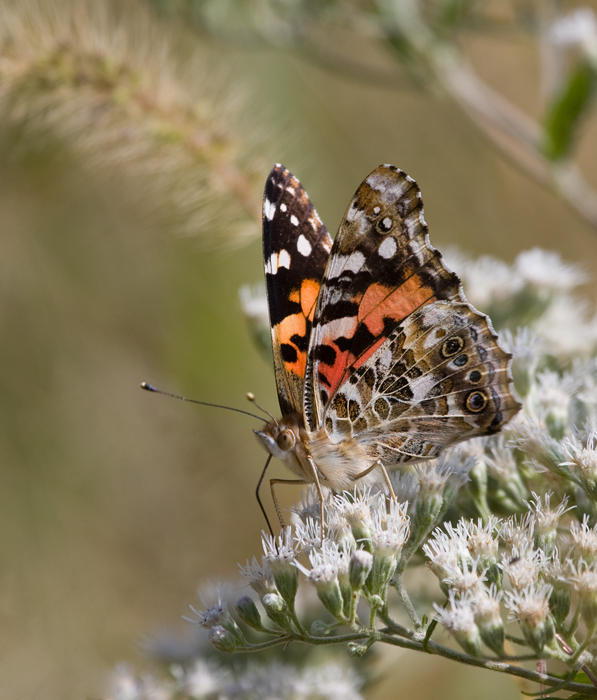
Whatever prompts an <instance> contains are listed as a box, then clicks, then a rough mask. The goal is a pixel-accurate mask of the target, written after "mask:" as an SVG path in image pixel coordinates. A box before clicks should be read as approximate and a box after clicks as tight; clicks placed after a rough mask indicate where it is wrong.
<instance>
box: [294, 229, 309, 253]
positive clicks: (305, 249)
mask: <svg viewBox="0 0 597 700" xmlns="http://www.w3.org/2000/svg"><path fill="white" fill-rule="evenodd" d="M296 249H297V250H298V252H299V253H300V254H301V255H304V256H305V257H307V255H310V253H311V250H312V247H311V244H310V243H309V241H308V240H307V239H306V238H305V237H304V236H303V234H302V233H301V235H300V236H299V237H298V240H297V242H296Z"/></svg>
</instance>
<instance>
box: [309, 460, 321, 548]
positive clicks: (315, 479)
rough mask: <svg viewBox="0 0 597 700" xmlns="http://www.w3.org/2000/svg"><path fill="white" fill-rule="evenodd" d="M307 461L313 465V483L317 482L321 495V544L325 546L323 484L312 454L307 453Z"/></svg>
mask: <svg viewBox="0 0 597 700" xmlns="http://www.w3.org/2000/svg"><path fill="white" fill-rule="evenodd" d="M307 462H308V463H309V466H310V467H311V475H312V477H313V483H314V484H315V488H316V489H317V495H318V496H319V517H320V522H321V544H322V546H323V536H324V533H325V515H324V507H323V504H324V499H323V491H322V490H321V484H320V483H319V477H318V476H317V472H318V471H319V469H317V465H316V464H315V462H314V461H313V457H311V455H307Z"/></svg>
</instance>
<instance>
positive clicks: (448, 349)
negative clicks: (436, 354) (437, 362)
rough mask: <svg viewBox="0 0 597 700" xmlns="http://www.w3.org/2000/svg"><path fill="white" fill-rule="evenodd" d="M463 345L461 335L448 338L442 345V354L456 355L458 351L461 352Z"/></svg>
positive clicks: (445, 355) (446, 355)
mask: <svg viewBox="0 0 597 700" xmlns="http://www.w3.org/2000/svg"><path fill="white" fill-rule="evenodd" d="M463 347H464V340H463V339H462V338H461V337H460V336H458V335H455V336H453V337H452V338H449V339H448V340H446V342H445V343H444V344H443V345H442V355H443V356H444V357H452V355H456V353H457V352H460V351H461V350H462V348H463Z"/></svg>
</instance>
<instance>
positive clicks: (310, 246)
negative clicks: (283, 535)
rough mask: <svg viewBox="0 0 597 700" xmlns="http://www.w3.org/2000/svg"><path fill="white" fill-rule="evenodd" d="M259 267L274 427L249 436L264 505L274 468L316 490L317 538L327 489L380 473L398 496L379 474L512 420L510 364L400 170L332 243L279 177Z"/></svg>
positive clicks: (368, 188) (363, 198)
mask: <svg viewBox="0 0 597 700" xmlns="http://www.w3.org/2000/svg"><path fill="white" fill-rule="evenodd" d="M263 258H264V266H265V279H266V288H267V299H268V307H269V318H270V326H271V335H272V346H273V360H274V371H275V378H276V386H277V391H278V399H279V403H280V409H281V412H282V417H281V419H279V420H272V422H271V423H269V424H267V425H266V426H265V427H264V428H263V429H262V430H256V431H254V432H255V433H256V434H257V437H258V438H259V440H260V442H261V443H262V444H263V445H264V447H265V448H266V450H267V451H268V452H269V454H270V457H269V458H268V462H267V463H266V466H265V468H264V471H263V474H262V475H261V479H260V481H259V485H258V487H257V490H258V491H259V486H260V485H261V482H262V481H263V477H264V475H265V470H266V469H267V466H268V464H269V461H270V459H271V457H272V456H274V457H277V458H279V459H281V460H282V461H283V462H284V464H285V465H286V466H287V467H288V468H289V469H290V471H292V472H293V473H294V474H295V475H296V476H297V477H298V480H295V481H298V482H302V483H309V484H314V485H315V487H316V489H317V492H318V494H319V499H320V505H321V522H322V524H323V500H324V498H323V492H322V486H327V487H329V488H330V489H331V490H332V491H334V492H342V491H344V490H347V489H352V488H354V486H355V484H358V485H359V486H367V485H370V484H372V483H373V482H375V481H377V480H379V478H380V473H381V474H383V476H384V477H385V479H386V482H387V483H388V485H389V488H390V493H393V492H392V491H391V484H390V483H389V479H388V477H387V471H386V468H388V467H394V466H396V465H400V464H405V463H408V462H416V461H420V460H423V459H432V458H434V457H437V456H438V455H439V453H440V452H441V451H442V450H443V449H445V448H446V447H449V446H451V445H454V444H455V443H457V442H459V441H461V440H467V439H469V438H472V437H478V436H481V435H491V434H493V433H496V432H497V431H499V430H500V429H501V428H502V426H503V425H504V424H505V423H507V422H508V421H509V420H510V419H511V418H512V417H513V416H514V415H515V414H516V412H517V411H518V410H519V409H520V403H519V401H518V398H517V397H516V394H515V391H514V388H513V383H512V375H511V372H510V362H511V358H512V356H511V355H510V354H509V353H507V352H506V351H505V350H503V349H502V348H501V347H500V345H499V342H498V338H497V336H496V334H495V332H494V330H493V328H492V325H491V321H490V319H489V318H488V317H487V316H486V315H485V314H483V313H481V312H480V311H477V310H476V309H475V308H474V307H473V306H471V305H470V304H469V303H468V302H467V300H466V297H465V296H464V292H463V290H462V285H461V283H460V279H459V278H458V276H457V275H456V274H455V273H454V272H452V271H451V270H449V268H448V267H447V266H446V264H445V263H444V261H443V258H442V256H441V254H440V253H439V251H437V250H436V249H435V248H434V247H433V246H432V245H431V244H430V243H429V236H428V229H427V224H426V222H425V219H424V217H423V203H422V199H421V193H420V190H419V188H418V186H417V184H416V182H415V181H414V180H413V179H412V178H411V177H409V176H408V175H407V174H406V173H404V172H403V171H402V170H399V169H398V168H396V167H394V166H392V165H381V166H379V167H378V168H377V169H376V170H374V171H373V172H372V173H371V174H370V175H369V176H368V177H367V178H365V180H364V181H363V182H362V183H361V185H360V186H359V188H358V189H357V191H356V193H355V195H354V197H353V198H352V201H351V202H350V204H349V206H348V209H347V210H346V213H345V215H344V218H343V220H342V223H341V224H340V228H339V231H338V234H337V236H336V238H335V240H334V241H333V243H332V240H331V238H330V235H329V233H328V231H327V229H326V228H325V226H324V225H323V223H322V221H321V219H320V218H319V216H318V215H317V212H316V211H315V209H314V207H313V205H312V204H311V202H310V200H309V197H308V195H307V193H306V192H305V190H304V189H303V188H302V186H301V184H300V182H299V181H298V180H297V178H296V177H294V175H292V174H291V173H290V172H289V171H288V170H286V168H284V167H283V166H282V165H279V164H278V165H276V166H274V168H273V169H272V171H271V173H270V174H269V176H268V178H267V181H266V185H265V192H264V197H263ZM287 481H289V480H280V479H272V480H271V481H270V486H271V490H272V496H273V499H274V504H275V506H276V511H277V514H278V517H279V519H280V523H281V524H283V520H282V517H281V512H280V509H279V507H278V503H277V500H276V498H275V494H274V489H273V487H274V484H277V483H283V482H287ZM258 498H259V496H258ZM259 503H260V505H261V508H262V510H263V506H262V504H261V501H259ZM263 512H264V514H265V510H263ZM266 519H267V516H266ZM268 525H269V521H268ZM270 529H271V528H270Z"/></svg>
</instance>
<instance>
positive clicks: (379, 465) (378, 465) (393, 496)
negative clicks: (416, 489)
mask: <svg viewBox="0 0 597 700" xmlns="http://www.w3.org/2000/svg"><path fill="white" fill-rule="evenodd" d="M374 469H381V473H382V474H383V478H384V479H385V482H386V486H387V487H388V491H389V494H390V498H391V499H392V500H393V501H395V500H396V494H395V493H394V489H393V488H392V482H391V481H390V477H389V475H388V470H387V469H386V468H385V467H384V465H383V464H382V463H381V460H380V459H378V460H377V462H375V463H374V464H372V465H371V466H370V467H369V468H368V469H365V471H364V472H361V473H360V474H357V475H356V476H355V477H354V479H353V481H358V480H359V479H362V478H363V477H364V476H367V474H370V473H371V472H372V471H373V470H374Z"/></svg>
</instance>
